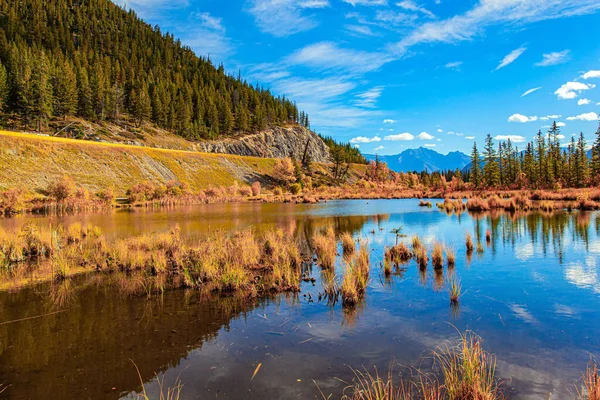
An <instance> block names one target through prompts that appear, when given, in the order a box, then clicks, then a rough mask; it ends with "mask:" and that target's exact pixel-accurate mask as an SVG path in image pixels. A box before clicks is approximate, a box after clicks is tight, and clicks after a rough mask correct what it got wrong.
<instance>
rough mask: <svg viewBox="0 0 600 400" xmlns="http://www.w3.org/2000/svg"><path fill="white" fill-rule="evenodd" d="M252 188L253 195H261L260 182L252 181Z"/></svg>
mask: <svg viewBox="0 0 600 400" xmlns="http://www.w3.org/2000/svg"><path fill="white" fill-rule="evenodd" d="M251 189H252V195H253V196H260V193H261V186H260V182H258V181H256V182H253V183H252V186H251Z"/></svg>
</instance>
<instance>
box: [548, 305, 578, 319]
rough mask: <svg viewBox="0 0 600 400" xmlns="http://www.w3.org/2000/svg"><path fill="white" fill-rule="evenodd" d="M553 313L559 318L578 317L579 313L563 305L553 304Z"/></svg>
mask: <svg viewBox="0 0 600 400" xmlns="http://www.w3.org/2000/svg"><path fill="white" fill-rule="evenodd" d="M554 312H555V313H556V314H557V315H559V316H561V317H571V318H573V317H578V316H579V312H578V311H577V310H575V309H574V308H573V307H569V306H567V305H565V304H554Z"/></svg>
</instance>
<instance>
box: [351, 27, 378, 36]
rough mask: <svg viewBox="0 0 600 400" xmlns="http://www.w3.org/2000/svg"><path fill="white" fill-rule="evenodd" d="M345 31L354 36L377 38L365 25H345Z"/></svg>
mask: <svg viewBox="0 0 600 400" xmlns="http://www.w3.org/2000/svg"><path fill="white" fill-rule="evenodd" d="M345 28H346V30H347V31H348V32H349V33H350V34H353V35H354V36H377V34H376V33H375V32H373V30H372V29H371V28H370V27H369V26H367V25H346V26H345Z"/></svg>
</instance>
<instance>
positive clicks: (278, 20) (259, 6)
mask: <svg viewBox="0 0 600 400" xmlns="http://www.w3.org/2000/svg"><path fill="white" fill-rule="evenodd" d="M250 4H251V6H250V8H249V10H248V12H249V13H250V14H251V15H252V16H253V17H254V20H255V22H256V25H258V27H259V29H260V30H262V31H263V32H266V33H269V34H271V35H273V36H277V37H285V36H290V35H293V34H296V33H299V32H305V31H308V30H311V29H313V28H315V27H316V26H318V25H319V23H318V22H317V21H316V20H315V18H314V16H312V15H305V13H304V10H307V9H318V8H324V7H328V6H329V1H326V0H304V1H297V0H250Z"/></svg>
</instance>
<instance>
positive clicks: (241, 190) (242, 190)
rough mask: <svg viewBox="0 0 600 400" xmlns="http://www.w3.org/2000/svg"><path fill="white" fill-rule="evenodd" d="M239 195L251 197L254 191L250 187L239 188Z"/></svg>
mask: <svg viewBox="0 0 600 400" xmlns="http://www.w3.org/2000/svg"><path fill="white" fill-rule="evenodd" d="M238 193H239V194H240V196H243V197H250V196H252V189H251V188H250V187H248V186H242V187H240V188H239V190H238Z"/></svg>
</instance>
